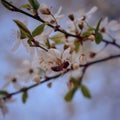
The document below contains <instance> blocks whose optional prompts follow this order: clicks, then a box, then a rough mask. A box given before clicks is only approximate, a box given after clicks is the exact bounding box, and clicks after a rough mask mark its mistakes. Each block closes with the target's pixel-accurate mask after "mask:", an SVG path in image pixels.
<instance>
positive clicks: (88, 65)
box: [3, 55, 120, 99]
mask: <svg viewBox="0 0 120 120" xmlns="http://www.w3.org/2000/svg"><path fill="white" fill-rule="evenodd" d="M116 58H120V55H114V56H110V57H106V58H103V59H100V60H96V61H93V62H89V63H87V64H85V65H80V67H81V68H83V70H82V75H81V77H80V84H81V82H82V80H83V77H84V75H85V73H86V71H87V68H88V67H90V66H92V65H94V64H97V63H101V62H106V61H108V60H112V59H116ZM72 70H73V69H72V68H71V69H67V70H66V71H65V72H64V73H61V74H58V75H56V76H52V77H47V78H46V79H45V80H43V81H41V82H40V83H39V84H38V83H36V84H33V85H31V86H29V87H25V89H24V90H26V91H28V90H30V89H32V88H35V87H37V86H39V85H41V84H43V83H46V82H48V81H51V80H53V79H56V78H58V77H61V76H62V75H65V74H66V73H68V72H69V71H72ZM24 90H23V89H20V90H18V91H16V92H12V93H9V94H7V95H6V96H4V97H3V99H6V98H9V97H12V96H14V95H16V94H20V93H22V92H24Z"/></svg>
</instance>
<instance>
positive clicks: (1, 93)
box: [0, 90, 8, 95]
mask: <svg viewBox="0 0 120 120" xmlns="http://www.w3.org/2000/svg"><path fill="white" fill-rule="evenodd" d="M7 94H8V92H7V91H4V90H0V95H7Z"/></svg>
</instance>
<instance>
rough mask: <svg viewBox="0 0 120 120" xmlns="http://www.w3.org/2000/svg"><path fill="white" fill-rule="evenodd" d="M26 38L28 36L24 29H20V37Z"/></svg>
mask: <svg viewBox="0 0 120 120" xmlns="http://www.w3.org/2000/svg"><path fill="white" fill-rule="evenodd" d="M25 38H26V35H25V34H24V32H23V31H22V30H20V39H25Z"/></svg>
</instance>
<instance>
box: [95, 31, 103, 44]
mask: <svg viewBox="0 0 120 120" xmlns="http://www.w3.org/2000/svg"><path fill="white" fill-rule="evenodd" d="M102 40H103V36H102V34H101V33H100V32H97V33H96V34H95V42H96V43H97V44H99V43H100V42H101V41H102Z"/></svg>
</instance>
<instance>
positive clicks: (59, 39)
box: [50, 33, 65, 44]
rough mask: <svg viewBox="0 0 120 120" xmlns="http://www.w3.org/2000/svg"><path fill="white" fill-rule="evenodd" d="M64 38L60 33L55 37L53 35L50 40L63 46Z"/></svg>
mask: <svg viewBox="0 0 120 120" xmlns="http://www.w3.org/2000/svg"><path fill="white" fill-rule="evenodd" d="M64 38H65V35H64V34H62V33H59V34H57V35H54V36H52V37H50V39H51V40H53V41H54V42H55V44H63V43H64V41H63V39H64Z"/></svg>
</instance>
